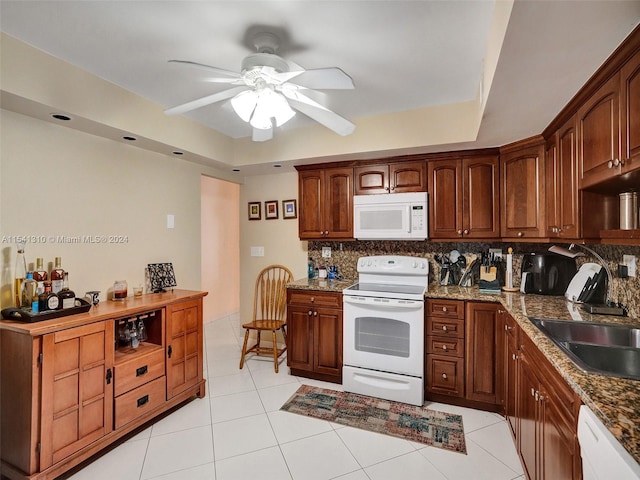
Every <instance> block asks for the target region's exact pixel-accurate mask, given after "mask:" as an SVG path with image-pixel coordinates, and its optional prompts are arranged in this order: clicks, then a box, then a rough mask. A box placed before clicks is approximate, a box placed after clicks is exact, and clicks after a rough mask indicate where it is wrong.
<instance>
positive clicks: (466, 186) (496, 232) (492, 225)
mask: <svg viewBox="0 0 640 480" xmlns="http://www.w3.org/2000/svg"><path fill="white" fill-rule="evenodd" d="M498 163H499V162H498V156H497V155H491V156H483V157H468V158H463V159H441V160H430V161H429V162H428V163H427V170H428V191H429V192H431V199H430V202H429V237H430V238H433V239H449V240H454V239H455V240H459V239H481V238H482V239H484V238H486V239H489V238H499V237H500V215H499V207H500V204H499V200H500V195H499V185H500V180H499V176H498V173H499V165H498Z"/></svg>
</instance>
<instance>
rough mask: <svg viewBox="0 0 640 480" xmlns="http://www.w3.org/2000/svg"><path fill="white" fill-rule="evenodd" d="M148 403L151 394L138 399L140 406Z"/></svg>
mask: <svg viewBox="0 0 640 480" xmlns="http://www.w3.org/2000/svg"><path fill="white" fill-rule="evenodd" d="M146 403H149V395H145V396H144V397H141V398H139V399H138V408H140V407H141V406H143V405H145V404H146Z"/></svg>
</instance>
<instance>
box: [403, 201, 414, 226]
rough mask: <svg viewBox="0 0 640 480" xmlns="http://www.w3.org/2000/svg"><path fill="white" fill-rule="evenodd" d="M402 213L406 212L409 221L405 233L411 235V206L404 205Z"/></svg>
mask: <svg viewBox="0 0 640 480" xmlns="http://www.w3.org/2000/svg"><path fill="white" fill-rule="evenodd" d="M404 209H405V210H404V211H405V212H406V214H407V215H408V217H409V221H408V222H407V233H411V222H412V221H413V218H411V217H412V215H411V204H409V205H405V207H404Z"/></svg>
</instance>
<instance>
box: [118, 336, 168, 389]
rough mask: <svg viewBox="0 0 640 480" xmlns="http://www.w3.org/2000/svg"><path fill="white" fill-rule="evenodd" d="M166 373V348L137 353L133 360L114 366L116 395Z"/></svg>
mask: <svg viewBox="0 0 640 480" xmlns="http://www.w3.org/2000/svg"><path fill="white" fill-rule="evenodd" d="M162 375H164V350H163V349H162V348H157V349H155V350H154V351H153V352H149V353H148V354H146V355H140V356H138V355H136V356H135V357H134V358H132V359H131V360H126V361H123V362H122V363H118V364H117V365H116V366H115V367H114V385H113V389H114V395H115V396H116V397H117V396H118V395H122V394H123V393H125V392H128V391H129V390H132V389H134V388H136V387H139V386H140V385H143V384H145V383H147V382H149V381H151V380H154V379H156V378H158V377H160V376H162Z"/></svg>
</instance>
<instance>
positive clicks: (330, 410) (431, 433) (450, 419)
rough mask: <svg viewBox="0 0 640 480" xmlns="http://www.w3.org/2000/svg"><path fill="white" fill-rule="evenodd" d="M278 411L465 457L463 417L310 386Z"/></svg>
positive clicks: (295, 394) (300, 389) (294, 395)
mask: <svg viewBox="0 0 640 480" xmlns="http://www.w3.org/2000/svg"><path fill="white" fill-rule="evenodd" d="M280 410H284V411H285V412H291V413H297V414H298V415H306V416H309V417H316V418H321V419H323V420H329V421H330V422H335V423H340V424H342V425H347V426H349V427H355V428H361V429H363V430H370V431H372V432H378V433H384V434H386V435H392V436H394V437H400V438H404V439H406V440H411V441H413V442H420V443H424V444H426V445H430V446H433V447H439V448H444V449H446V450H452V451H454V452H460V453H464V454H465V455H466V453H467V447H466V444H465V441H464V430H463V428H462V415H453V414H449V413H444V412H438V411H436V410H429V409H428V408H424V407H416V406H413V405H408V404H406V403H400V402H392V401H389V400H382V399H379V398H373V397H367V396H365V395H358V394H355V393H346V392H337V391H335V390H328V389H325V388H318V387H311V386H309V385H302V386H301V387H300V388H299V389H298V391H297V392H296V393H294V394H293V395H292V396H291V398H290V399H289V400H287V401H286V402H285V404H284V405H282V407H280Z"/></svg>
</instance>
